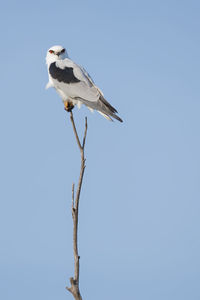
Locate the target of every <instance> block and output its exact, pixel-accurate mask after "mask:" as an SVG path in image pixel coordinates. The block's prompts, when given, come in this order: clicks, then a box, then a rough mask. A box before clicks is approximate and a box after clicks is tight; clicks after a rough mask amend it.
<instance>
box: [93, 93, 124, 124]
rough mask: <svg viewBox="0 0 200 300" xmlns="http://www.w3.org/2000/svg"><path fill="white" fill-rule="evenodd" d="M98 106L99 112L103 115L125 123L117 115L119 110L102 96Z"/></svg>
mask: <svg viewBox="0 0 200 300" xmlns="http://www.w3.org/2000/svg"><path fill="white" fill-rule="evenodd" d="M97 105H98V108H97V110H98V111H99V112H101V113H102V114H103V115H106V116H107V117H108V118H109V119H110V117H112V118H114V119H116V120H118V121H120V122H123V120H122V119H121V118H120V117H118V116H117V115H116V114H117V113H118V112H117V110H116V109H115V108H114V107H113V106H112V105H111V104H110V103H109V102H108V101H107V100H106V99H105V98H104V97H103V95H100V97H99V100H98V102H97ZM111 120H112V119H111Z"/></svg>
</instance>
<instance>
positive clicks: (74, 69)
mask: <svg viewBox="0 0 200 300" xmlns="http://www.w3.org/2000/svg"><path fill="white" fill-rule="evenodd" d="M49 73H50V75H51V77H52V80H53V82H54V85H55V87H56V88H58V89H61V90H62V91H63V92H64V93H65V94H66V95H67V96H69V97H71V98H80V99H83V100H86V101H89V102H97V101H98V99H99V97H100V91H99V90H98V88H97V87H96V86H95V85H94V82H93V80H92V78H91V77H90V76H89V74H88V73H87V72H86V71H85V70H84V69H82V68H81V67H80V66H79V65H77V64H75V63H74V62H73V61H71V60H70V59H64V60H59V61H56V62H55V63H52V64H51V65H50V67H49Z"/></svg>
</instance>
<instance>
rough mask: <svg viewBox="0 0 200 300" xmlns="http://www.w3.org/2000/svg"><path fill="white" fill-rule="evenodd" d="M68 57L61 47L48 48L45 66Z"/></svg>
mask: <svg viewBox="0 0 200 300" xmlns="http://www.w3.org/2000/svg"><path fill="white" fill-rule="evenodd" d="M66 57H68V55H67V51H66V50H65V48H63V47H62V46H53V47H51V48H49V50H48V51H47V55H46V63H47V65H49V64H51V63H53V62H55V61H57V60H61V59H64V58H66Z"/></svg>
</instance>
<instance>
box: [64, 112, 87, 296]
mask: <svg viewBox="0 0 200 300" xmlns="http://www.w3.org/2000/svg"><path fill="white" fill-rule="evenodd" d="M70 120H71V123H72V127H73V131H74V135H75V137H76V141H77V144H78V147H79V150H80V154H81V168H80V175H79V181H78V186H77V190H76V197H75V203H74V183H73V184H72V219H73V250H74V251H73V252H74V278H73V277H71V278H70V283H71V287H66V289H67V290H68V291H69V292H71V293H72V295H73V296H74V299H75V300H82V297H81V294H80V290H79V259H80V256H79V254H78V209H79V200H80V193H81V187H82V182H83V175H84V170H85V154H84V149H85V141H86V135H87V118H85V131H84V137H83V142H82V145H81V143H80V139H79V136H78V133H77V130H76V126H75V123H74V118H73V113H72V112H70Z"/></svg>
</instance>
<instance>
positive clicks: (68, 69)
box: [49, 58, 122, 122]
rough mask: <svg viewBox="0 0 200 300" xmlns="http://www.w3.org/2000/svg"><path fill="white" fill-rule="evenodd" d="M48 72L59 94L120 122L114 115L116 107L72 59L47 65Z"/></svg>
mask: <svg viewBox="0 0 200 300" xmlns="http://www.w3.org/2000/svg"><path fill="white" fill-rule="evenodd" d="M49 74H50V75H51V80H52V81H53V84H54V87H55V88H56V89H57V90H58V92H59V94H61V95H65V96H66V97H67V98H71V99H72V100H73V99H74V100H77V101H80V102H81V103H84V104H85V105H86V106H87V107H89V108H91V109H96V110H98V111H99V112H101V113H102V114H103V115H104V116H106V117H107V118H108V119H110V116H111V117H113V118H115V119H117V120H119V121H120V122H122V120H121V119H120V118H119V117H118V116H117V115H116V113H117V111H116V109H115V108H114V107H113V106H112V105H110V103H109V102H108V101H106V99H105V98H104V96H103V93H102V92H101V91H100V89H99V88H98V87H97V86H96V85H95V84H94V82H93V80H92V78H91V77H90V75H89V74H88V73H87V72H86V71H85V69H83V68H82V67H80V66H79V65H77V64H75V63H74V62H73V61H72V60H70V59H68V58H66V59H64V60H58V61H56V62H54V63H52V64H51V65H50V66H49Z"/></svg>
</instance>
